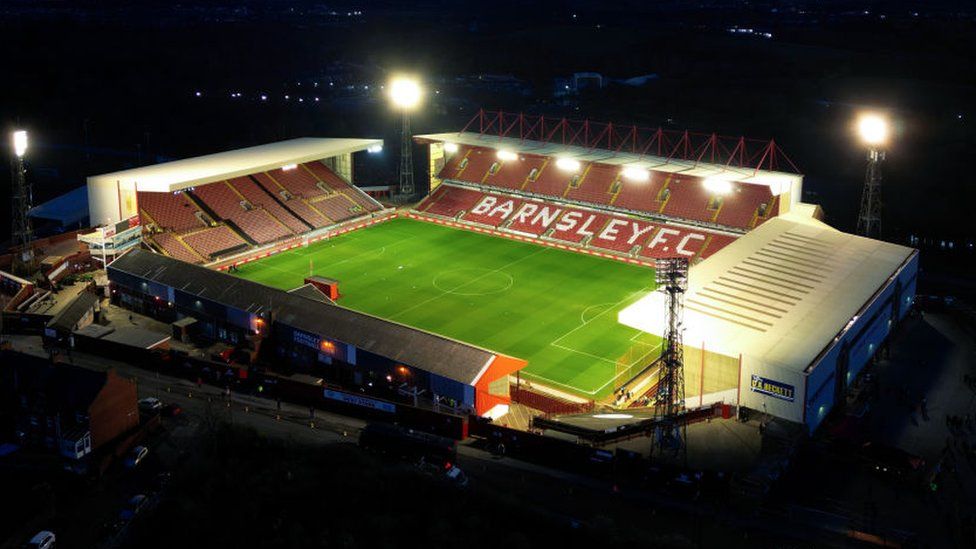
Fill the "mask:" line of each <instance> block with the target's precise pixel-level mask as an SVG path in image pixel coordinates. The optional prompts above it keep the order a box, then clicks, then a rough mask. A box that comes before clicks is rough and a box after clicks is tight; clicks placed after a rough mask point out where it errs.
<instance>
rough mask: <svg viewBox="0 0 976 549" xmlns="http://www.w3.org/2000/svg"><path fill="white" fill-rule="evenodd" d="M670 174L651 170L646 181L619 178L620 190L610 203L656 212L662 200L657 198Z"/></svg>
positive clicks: (627, 208)
mask: <svg viewBox="0 0 976 549" xmlns="http://www.w3.org/2000/svg"><path fill="white" fill-rule="evenodd" d="M669 177H670V174H664V173H661V172H652V173H651V177H650V179H648V180H647V181H631V180H628V179H627V178H621V179H620V190H619V191H618V192H617V193H616V194H615V195H614V198H613V199H612V200H611V201H610V205H611V206H614V207H617V208H623V209H625V210H634V211H641V212H652V213H656V212H659V211H661V205H662V204H663V201H661V200H659V197H660V193H661V188H662V187H664V184H665V183H666V182H667V180H668V178H669Z"/></svg>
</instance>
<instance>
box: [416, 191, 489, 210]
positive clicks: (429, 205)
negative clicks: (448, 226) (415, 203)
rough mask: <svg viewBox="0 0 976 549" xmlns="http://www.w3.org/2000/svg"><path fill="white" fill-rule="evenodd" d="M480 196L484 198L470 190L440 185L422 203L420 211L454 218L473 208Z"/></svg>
mask: <svg viewBox="0 0 976 549" xmlns="http://www.w3.org/2000/svg"><path fill="white" fill-rule="evenodd" d="M482 196H484V195H483V194H482V193H480V192H478V191H473V190H471V189H464V188H461V187H451V186H449V185H441V186H440V187H437V189H435V190H434V192H433V194H431V195H430V197H429V198H427V200H425V201H424V204H422V205H421V207H420V211H422V212H427V213H432V214H436V215H442V216H444V217H454V216H456V215H457V214H458V213H460V212H462V211H468V210H470V209H471V208H473V207H474V205H475V204H477V203H478V202H479V201H480V200H481V197H482Z"/></svg>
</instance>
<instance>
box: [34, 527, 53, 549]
mask: <svg viewBox="0 0 976 549" xmlns="http://www.w3.org/2000/svg"><path fill="white" fill-rule="evenodd" d="M54 542H55V536H54V532H49V531H48V530H41V531H40V532H38V533H36V534H34V537H32V538H31V539H30V541H28V542H27V547H28V549H54Z"/></svg>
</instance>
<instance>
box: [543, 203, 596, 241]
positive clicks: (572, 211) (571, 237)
mask: <svg viewBox="0 0 976 549" xmlns="http://www.w3.org/2000/svg"><path fill="white" fill-rule="evenodd" d="M609 220H610V216H609V215H606V214H602V213H598V212H591V211H587V210H579V209H576V208H567V209H566V212H565V213H563V215H561V216H559V220H558V221H556V224H555V225H553V231H552V234H551V235H550V236H551V237H552V238H555V239H558V240H565V241H567V242H582V241H583V239H585V238H586V237H587V236H590V235H593V234H597V233H599V232H600V230H602V229H603V227H604V226H605V225H606V224H607V221H609Z"/></svg>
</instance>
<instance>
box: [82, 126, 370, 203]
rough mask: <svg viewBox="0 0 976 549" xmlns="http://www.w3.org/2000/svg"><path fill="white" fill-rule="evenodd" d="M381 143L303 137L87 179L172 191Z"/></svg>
mask: <svg viewBox="0 0 976 549" xmlns="http://www.w3.org/2000/svg"><path fill="white" fill-rule="evenodd" d="M382 144H383V140H382V139H347V138H320V137H302V138H298V139H290V140H288V141H279V142H277V143H268V144H266V145H258V146H256V147H248V148H245V149H236V150H233V151H225V152H220V153H216V154H208V155H206V156H197V157H194V158H185V159H183V160H175V161H173V162H164V163H162V164H154V165H152V166H143V167H141V168H133V169H131V170H122V171H119V172H112V173H106V174H102V175H93V176H91V177H89V178H88V183H89V184H93V183H95V184H97V183H104V182H109V183H112V184H113V185H114V184H115V183H121V184H123V185H124V184H127V183H128V184H132V183H134V184H135V185H136V190H138V191H149V192H173V191H178V190H181V189H185V188H187V187H192V186H195V185H203V184H206V183H212V182H214V181H223V180H225V179H230V178H233V177H240V176H244V175H249V174H252V173H256V172H262V171H268V170H273V169H277V168H280V167H282V166H287V165H289V164H300V163H302V162H311V161H313V160H321V159H323V158H329V157H332V156H337V155H341V154H347V153H354V152H358V151H362V150H366V149H368V148H369V147H371V146H373V145H382Z"/></svg>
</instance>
